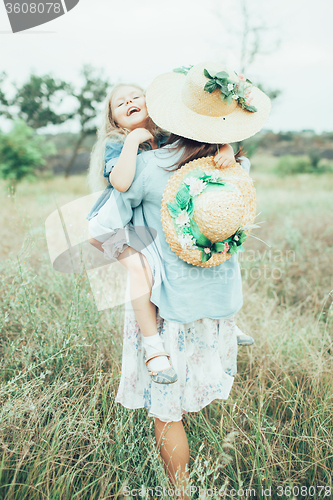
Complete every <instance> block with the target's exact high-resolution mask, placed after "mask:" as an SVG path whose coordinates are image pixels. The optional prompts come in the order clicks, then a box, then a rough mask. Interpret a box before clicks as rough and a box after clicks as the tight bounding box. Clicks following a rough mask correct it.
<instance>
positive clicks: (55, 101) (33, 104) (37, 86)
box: [10, 75, 72, 130]
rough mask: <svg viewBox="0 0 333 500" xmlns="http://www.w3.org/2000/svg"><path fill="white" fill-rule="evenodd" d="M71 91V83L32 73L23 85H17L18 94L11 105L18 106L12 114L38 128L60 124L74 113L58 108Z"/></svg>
mask: <svg viewBox="0 0 333 500" xmlns="http://www.w3.org/2000/svg"><path fill="white" fill-rule="evenodd" d="M70 93H71V85H69V84H68V83H67V82H65V81H63V80H55V79H54V78H53V77H51V76H49V75H44V76H37V75H30V79H29V80H28V81H27V82H26V83H24V84H23V85H22V86H21V87H17V86H16V94H15V96H14V97H13V99H12V100H11V101H10V106H11V107H14V110H15V108H16V112H15V111H13V112H12V115H13V116H16V118H21V119H22V120H24V121H25V122H26V124H27V125H28V126H29V127H31V128H33V129H34V130H37V129H39V128H42V127H45V126H46V125H49V124H53V125H60V124H61V123H64V122H65V121H66V120H68V119H70V118H72V113H59V112H58V108H59V106H60V104H61V103H62V101H63V100H64V98H66V97H67V96H68V95H69V94H70Z"/></svg>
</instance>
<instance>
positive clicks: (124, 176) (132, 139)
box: [109, 128, 153, 193]
mask: <svg viewBox="0 0 333 500" xmlns="http://www.w3.org/2000/svg"><path fill="white" fill-rule="evenodd" d="M151 139H153V136H152V134H151V133H150V132H149V131H148V130H146V129H145V128H136V129H134V130H132V132H130V133H129V134H128V136H127V137H126V139H125V141H124V146H123V149H122V151H121V153H120V156H119V159H118V161H117V163H116V164H115V166H114V167H113V169H112V171H111V173H110V176H109V180H110V182H111V184H112V186H113V187H114V188H115V189H116V190H117V191H120V192H121V193H124V192H125V191H127V190H128V188H129V187H130V185H131V184H132V182H133V179H134V175H135V166H136V157H137V154H138V148H139V145H140V144H141V143H142V142H145V141H148V140H151Z"/></svg>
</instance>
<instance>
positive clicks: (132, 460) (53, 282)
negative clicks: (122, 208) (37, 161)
mask: <svg viewBox="0 0 333 500" xmlns="http://www.w3.org/2000/svg"><path fill="white" fill-rule="evenodd" d="M267 161H268V160H267ZM269 161H271V162H273V161H275V160H274V159H269ZM253 175H254V177H255V179H256V187H257V192H258V202H259V211H261V215H260V216H259V220H265V221H266V223H265V224H262V228H261V229H260V230H257V231H256V234H257V235H258V236H259V237H260V238H261V239H263V240H265V241H266V242H267V243H269V245H270V248H268V247H266V246H265V245H264V244H263V243H261V242H260V241H258V240H255V239H254V238H252V239H251V240H250V241H248V242H247V245H246V248H247V250H246V252H245V253H244V254H243V255H242V261H241V264H242V267H243V275H244V307H243V309H242V310H241V312H240V313H239V314H238V316H237V323H238V325H239V326H240V327H241V328H243V329H244V330H246V331H248V332H250V333H251V334H252V335H253V336H254V337H255V340H256V344H255V346H254V347H252V348H242V349H240V352H239V358H238V375H237V377H236V379H235V383H234V387H233V390H232V393H231V397H230V398H229V400H228V401H227V402H226V403H223V404H222V403H220V402H216V403H213V404H211V405H210V406H209V407H207V408H205V409H203V410H202V411H201V412H199V413H197V414H190V415H188V416H187V417H186V418H185V426H186V430H187V434H188V437H189V442H190V450H191V451H190V453H191V477H192V480H193V485H195V486H196V487H197V488H199V486H200V487H201V488H208V487H209V488H214V487H216V488H217V489H219V488H221V487H222V486H223V485H225V487H226V489H227V490H228V491H229V493H228V494H227V495H226V496H225V498H231V497H232V496H231V493H230V488H235V489H236V491H238V492H240V491H241V490H242V489H243V490H244V495H243V496H244V497H245V496H246V495H245V491H246V489H248V490H250V488H252V489H254V490H255V492H256V498H265V497H264V496H263V494H262V488H269V487H270V486H271V487H272V496H271V498H274V499H278V498H292V494H289V493H288V492H289V490H288V489H287V490H284V491H283V492H282V495H278V493H279V492H281V490H279V489H278V486H282V487H283V488H286V487H288V486H290V487H295V488H296V487H300V486H303V487H305V488H307V490H306V491H305V490H303V493H304V494H303V495H302V496H301V493H300V494H299V495H296V494H295V493H297V489H296V490H295V489H294V496H295V497H299V498H301V497H303V498H324V493H325V492H326V493H327V494H326V498H329V495H328V493H329V490H321V489H320V486H331V487H332V464H333V445H332V442H333V440H332V437H333V421H332V420H333V418H332V414H333V396H332V389H331V388H332V385H333V363H332V353H333V345H332V339H333V328H332V324H333V314H332V307H331V304H332V296H331V294H330V292H331V290H332V289H333V286H332V285H333V283H332V277H333V258H332V257H333V255H332V254H333V226H332V222H331V220H332V205H333V202H332V196H331V192H332V188H333V176H331V175H325V176H322V177H312V176H305V175H303V176H296V177H293V178H284V179H281V178H276V177H275V176H273V175H271V174H269V173H264V172H262V171H261V170H260V169H259V168H258V169H256V168H255V169H254V173H253ZM2 188H3V193H4V192H5V191H4V186H3V187H2ZM56 191H58V195H57V198H58V199H57V204H58V205H60V206H61V205H62V204H63V203H66V202H68V201H71V200H72V199H75V198H77V197H79V196H83V195H85V194H87V189H86V187H85V182H84V179H83V178H81V177H73V178H71V179H70V180H69V181H67V182H65V181H64V180H62V179H55V180H50V181H45V182H41V183H37V184H22V185H20V186H19V188H18V191H17V195H16V199H15V200H12V199H11V198H7V197H5V199H4V203H3V204H2V207H1V217H2V221H3V224H2V230H3V237H2V244H3V248H2V250H1V252H2V253H1V256H2V257H3V258H4V264H3V266H2V270H1V287H0V293H1V301H2V312H1V316H0V325H1V328H2V329H1V351H2V361H1V387H0V398H1V410H0V411H1V417H0V440H1V446H2V458H1V465H0V498H1V499H4V500H14V499H15V500H21V499H36V500H37V499H38V500H39V499H52V500H56V499H57V500H58V499H61V500H62V499H74V498H76V499H80V500H81V499H89V500H90V499H106V498H116V497H118V498H121V497H122V496H121V495H120V492H121V490H122V487H123V486H124V485H128V486H129V487H131V488H140V486H141V485H145V486H146V487H154V486H157V485H161V486H162V487H163V486H165V487H167V483H166V479H165V477H164V474H163V468H162V466H161V463H160V460H159V458H158V456H157V454H156V451H155V448H154V438H153V428H152V422H151V421H149V420H148V419H147V418H146V414H145V411H144V410H137V411H129V410H126V409H124V408H122V407H120V406H119V405H114V402H113V397H114V394H115V391H116V389H117V385H118V382H119V374H120V366H121V323H122V310H121V308H115V309H113V310H111V311H105V312H102V313H98V312H97V310H96V307H95V304H94V302H93V298H92V296H91V294H90V288H89V282H88V279H87V277H86V275H85V274H83V275H75V276H74V275H73V276H71V275H61V274H58V273H55V272H54V271H53V270H52V268H51V266H50V263H49V260H48V254H47V249H46V244H45V237H44V232H43V227H44V221H45V218H46V217H47V216H48V215H49V213H51V212H52V211H53V210H54V209H55V208H56V207H55V202H54V199H53V195H54V192H56ZM202 444H203V446H202ZM311 485H313V486H314V487H315V490H311V491H310V492H309V487H310V486H311ZM300 491H301V490H300ZM313 491H314V494H312V493H313ZM118 493H119V495H120V496H119V495H118ZM310 493H311V494H310ZM236 496H237V493H236ZM240 496H241V495H240V494H238V496H237V497H240ZM248 496H250V495H249V494H248ZM252 496H254V495H253V493H252ZM127 498H129V497H127ZM162 498H169V496H168V495H167V494H165V495H164V496H163V495H162ZM193 498H198V493H196V494H194V495H193ZM212 498H218V497H216V496H215V497H214V496H212Z"/></svg>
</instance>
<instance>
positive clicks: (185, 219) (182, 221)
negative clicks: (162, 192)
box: [175, 210, 190, 226]
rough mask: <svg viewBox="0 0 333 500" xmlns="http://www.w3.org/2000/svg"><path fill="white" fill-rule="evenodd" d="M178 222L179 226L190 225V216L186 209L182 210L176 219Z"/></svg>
mask: <svg viewBox="0 0 333 500" xmlns="http://www.w3.org/2000/svg"><path fill="white" fill-rule="evenodd" d="M175 222H176V224H178V226H188V225H189V224H190V218H189V216H188V213H187V212H186V210H182V211H181V212H180V214H179V215H178V217H177V218H176V219H175Z"/></svg>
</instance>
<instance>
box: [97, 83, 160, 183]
mask: <svg viewBox="0 0 333 500" xmlns="http://www.w3.org/2000/svg"><path fill="white" fill-rule="evenodd" d="M121 87H135V88H136V89H138V90H140V91H141V92H143V94H144V95H145V91H144V90H143V89H142V88H141V87H140V86H139V85H136V84H132V83H119V84H118V85H115V86H114V87H113V88H112V89H111V91H110V92H109V94H108V96H107V99H106V103H105V107H104V111H103V114H102V123H101V126H100V128H99V129H98V130H97V141H96V143H95V145H94V147H93V149H92V152H91V155H90V164H89V171H88V177H87V182H88V185H89V187H90V189H91V191H92V192H95V191H100V190H102V189H104V188H105V187H106V186H107V185H108V181H107V179H106V177H104V175H103V170H104V153H105V146H106V142H107V141H108V139H112V140H113V141H118V142H123V141H124V140H125V137H126V136H127V134H128V133H129V130H128V129H125V128H122V127H119V126H118V125H117V123H116V122H115V121H114V118H113V116H112V106H111V103H112V98H113V96H114V94H115V93H116V92H117V90H119V89H120V88H121ZM148 128H149V131H150V132H151V133H152V134H153V135H154V136H155V137H156V136H157V135H159V133H162V132H161V129H160V128H159V127H157V126H156V125H155V124H154V122H153V121H152V120H151V119H149V123H148ZM141 146H142V145H141ZM141 146H140V148H141ZM143 149H145V147H143Z"/></svg>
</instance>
